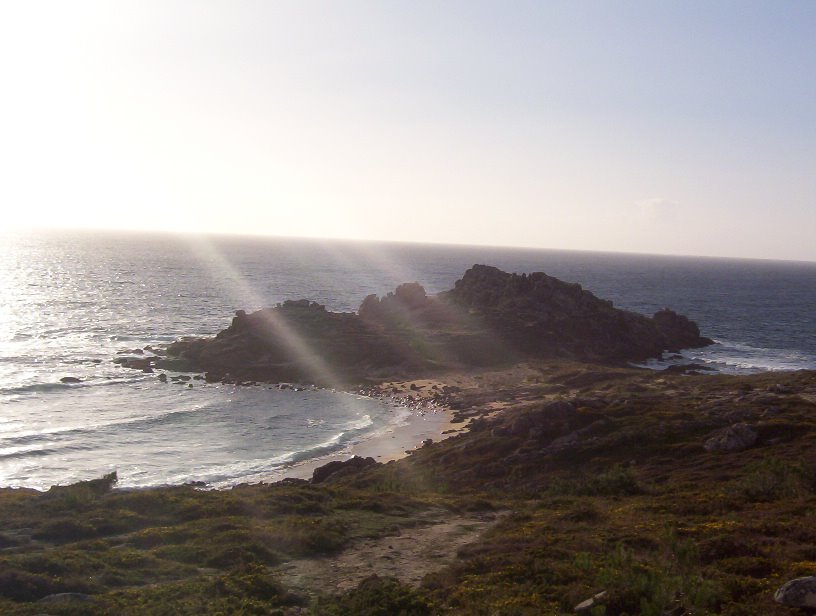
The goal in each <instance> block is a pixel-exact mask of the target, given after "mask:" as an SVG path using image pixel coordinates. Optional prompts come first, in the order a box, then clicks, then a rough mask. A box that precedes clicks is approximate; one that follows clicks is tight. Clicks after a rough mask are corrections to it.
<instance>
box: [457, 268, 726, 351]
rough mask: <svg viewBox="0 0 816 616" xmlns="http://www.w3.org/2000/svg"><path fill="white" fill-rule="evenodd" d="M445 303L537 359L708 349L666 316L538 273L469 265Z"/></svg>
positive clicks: (695, 331)
mask: <svg viewBox="0 0 816 616" xmlns="http://www.w3.org/2000/svg"><path fill="white" fill-rule="evenodd" d="M446 295H447V297H448V298H449V299H450V301H451V302H453V303H455V304H456V305H458V306H461V307H463V308H465V309H467V310H468V312H469V313H471V314H475V315H479V316H480V317H481V318H482V319H483V320H484V322H485V324H486V325H487V326H488V327H489V329H491V330H492V331H494V332H496V333H497V334H498V335H499V336H500V337H501V338H502V339H503V340H504V341H505V342H507V343H508V344H509V345H510V346H512V347H513V348H515V349H519V350H521V351H523V352H525V353H527V354H531V355H534V356H537V357H553V358H554V357H567V358H572V359H579V360H584V361H587V360H589V361H613V362H615V361H632V360H642V359H647V358H650V357H656V356H658V355H660V353H661V352H663V351H672V352H675V351H678V350H679V349H681V348H692V347H701V346H706V345H708V344H711V343H712V341H711V340H710V339H708V338H704V337H702V336H700V330H699V328H698V327H697V325H696V324H695V323H693V322H692V321H690V320H689V319H688V318H686V317H684V316H682V315H679V314H677V313H675V312H673V311H671V310H668V309H664V310H661V311H659V312H657V313H656V314H655V315H654V317H652V318H649V317H646V316H644V315H641V314H637V313H634V312H630V311H626V310H620V309H618V308H615V307H614V306H613V305H612V302H610V301H607V300H602V299H599V298H597V297H595V295H593V294H592V293H590V292H589V291H585V290H584V289H582V288H581V285H579V284H574V283H573V284H571V283H566V282H563V281H561V280H558V279H557V278H553V277H552V276H548V275H547V274H544V273H542V272H536V273H534V274H529V275H527V274H508V273H506V272H503V271H501V270H499V269H497V268H495V267H490V266H487V265H475V266H473V267H472V268H471V269H470V270H468V271H467V272H466V273H465V275H464V277H463V278H462V279H461V280H459V281H458V282H457V283H456V286H455V287H454V289H453V290H452V291H450V292H449V293H448V294H446Z"/></svg>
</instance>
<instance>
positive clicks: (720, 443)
mask: <svg viewBox="0 0 816 616" xmlns="http://www.w3.org/2000/svg"><path fill="white" fill-rule="evenodd" d="M757 438H758V434H757V432H756V430H754V429H753V428H752V427H751V426H749V425H748V424H746V423H737V424H734V425H732V426H728V427H727V428H723V429H722V430H718V431H717V432H715V433H714V434H713V435H711V436H710V437H709V438H707V439H706V441H705V443H703V448H704V449H705V450H706V451H742V450H744V449H748V448H749V447H753V446H754V445H755V444H756V442H757Z"/></svg>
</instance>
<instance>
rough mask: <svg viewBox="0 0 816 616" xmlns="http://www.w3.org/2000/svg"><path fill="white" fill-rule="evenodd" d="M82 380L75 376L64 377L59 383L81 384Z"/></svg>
mask: <svg viewBox="0 0 816 616" xmlns="http://www.w3.org/2000/svg"><path fill="white" fill-rule="evenodd" d="M81 382H82V379H80V378H77V377H75V376H64V377H62V378H61V379H60V383H81Z"/></svg>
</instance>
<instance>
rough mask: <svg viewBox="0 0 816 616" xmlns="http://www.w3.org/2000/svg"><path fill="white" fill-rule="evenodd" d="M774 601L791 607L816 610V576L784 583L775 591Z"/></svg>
mask: <svg viewBox="0 0 816 616" xmlns="http://www.w3.org/2000/svg"><path fill="white" fill-rule="evenodd" d="M774 600H775V601H776V602H777V603H781V604H782V605H790V606H791V607H804V608H816V576H814V575H811V576H808V577H801V578H796V579H794V580H790V581H789V582H786V583H785V584H783V585H782V586H781V587H780V588H779V590H777V591H776V593H775V594H774Z"/></svg>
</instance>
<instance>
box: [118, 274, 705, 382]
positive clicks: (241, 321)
mask: <svg viewBox="0 0 816 616" xmlns="http://www.w3.org/2000/svg"><path fill="white" fill-rule="evenodd" d="M711 343H712V341H711V340H710V339H708V338H705V337H703V336H701V335H700V331H699V329H698V327H697V325H696V324H695V323H693V322H692V321H690V320H689V319H688V318H686V317H684V316H682V315H679V314H677V313H675V312H673V311H672V310H669V309H664V310H660V311H659V312H657V313H656V314H655V315H654V316H652V317H647V316H644V315H641V314H637V313H634V312H630V311H625V310H621V309H618V308H615V307H614V306H613V305H612V303H611V302H609V301H606V300H602V299H599V298H597V297H596V296H595V295H593V294H592V293H590V292H589V291H586V290H584V289H582V288H581V286H580V285H578V284H570V283H566V282H563V281H561V280H558V279H557V278H553V277H551V276H548V275H546V274H544V273H541V272H538V273H533V274H529V275H528V274H510V273H506V272H503V271H501V270H499V269H497V268H495V267H490V266H487V265H475V266H473V267H472V268H471V269H469V270H468V271H467V272H465V274H464V276H463V277H462V279H461V280H459V281H457V282H456V285H455V286H454V288H453V289H451V290H449V291H446V292H444V293H440V294H438V295H436V296H428V295H427V294H426V292H425V289H424V288H423V287H422V286H421V285H419V284H418V283H406V284H403V285H400V286H399V287H397V289H396V290H395V291H394V292H393V293H389V294H388V295H386V296H385V297H382V298H380V297H377V296H375V295H370V296H368V297H366V298H365V299H364V300H363V302H362V304H361V305H360V308H359V310H358V311H357V312H356V313H336V312H331V311H328V310H326V308H325V307H324V306H322V305H320V304H317V303H315V302H311V301H309V300H305V299H304V300H298V301H286V302H283V303H282V304H279V305H277V306H275V307H272V308H266V309H262V310H259V311H257V312H253V313H251V314H247V313H245V312H244V311H239V312H238V313H237V314H236V316H235V317H234V318H233V320H232V323H231V325H230V326H229V327H228V328H226V329H225V330H223V331H221V332H220V333H219V334H218V335H217V336H215V337H214V338H209V339H205V338H187V339H183V340H179V341H177V342H175V343H173V344H171V345H170V346H169V347H168V348H167V357H166V358H154V359H153V363H152V364H151V363H150V360H149V359H148V360H145V359H144V358H138V359H137V360H136V364H137V365H134V366H133V367H138V368H145V367H148V368H150V367H154V366H157V367H168V368H176V369H189V370H196V371H203V372H206V373H207V378H208V380H213V381H221V380H233V381H236V380H237V381H264V382H286V381H306V382H312V383H318V384H324V385H333V386H334V385H339V384H348V383H361V382H378V381H381V380H383V379H386V378H403V379H405V378H409V377H410V378H415V377H417V376H429V375H434V374H440V373H442V372H444V371H448V370H461V369H467V368H483V367H497V366H501V365H509V364H511V363H514V362H518V361H521V360H524V359H531V358H532V359H543V358H546V359H556V358H557V359H570V360H577V361H584V362H604V363H618V364H620V363H625V362H629V361H637V360H644V359H647V358H650V357H657V356H659V355H660V354H661V353H662V352H665V351H677V350H679V349H681V348H690V347H700V346H705V345H707V344H711ZM146 362H147V363H146ZM143 364H145V365H143Z"/></svg>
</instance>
